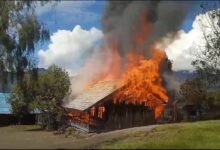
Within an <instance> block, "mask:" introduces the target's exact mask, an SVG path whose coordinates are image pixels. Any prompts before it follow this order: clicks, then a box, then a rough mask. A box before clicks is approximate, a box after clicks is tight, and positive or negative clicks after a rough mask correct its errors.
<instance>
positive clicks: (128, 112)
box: [64, 81, 155, 132]
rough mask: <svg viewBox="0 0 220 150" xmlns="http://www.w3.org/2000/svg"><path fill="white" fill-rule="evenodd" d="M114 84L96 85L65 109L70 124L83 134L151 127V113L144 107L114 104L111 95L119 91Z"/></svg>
mask: <svg viewBox="0 0 220 150" xmlns="http://www.w3.org/2000/svg"><path fill="white" fill-rule="evenodd" d="M115 84H116V82H115V81H103V82H99V83H97V84H95V85H94V86H92V87H91V88H89V89H88V90H86V91H84V92H83V93H81V94H80V95H78V96H77V97H76V98H75V99H74V100H73V101H71V102H70V103H69V104H67V105H65V106H64V107H65V109H66V110H67V111H68V118H69V121H70V124H71V125H72V126H74V127H76V128H79V129H81V130H84V131H86V132H99V131H109V130H115V129H123V128H129V127H135V126H143V125H149V124H154V123H155V115H154V110H152V109H151V108H150V107H148V106H146V105H145V104H144V103H138V102H135V103H126V102H120V103H119V102H116V101H114V95H115V94H116V93H117V91H118V90H119V89H120V88H122V87H116V86H115Z"/></svg>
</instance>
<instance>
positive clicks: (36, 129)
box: [25, 127, 45, 131]
mask: <svg viewBox="0 0 220 150" xmlns="http://www.w3.org/2000/svg"><path fill="white" fill-rule="evenodd" d="M25 131H45V129H44V128H41V127H39V128H33V129H26V130H25Z"/></svg>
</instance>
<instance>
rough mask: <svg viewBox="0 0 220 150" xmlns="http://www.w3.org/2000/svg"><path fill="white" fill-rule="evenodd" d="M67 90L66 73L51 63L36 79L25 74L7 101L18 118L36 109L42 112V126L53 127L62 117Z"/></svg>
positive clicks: (67, 79) (68, 85)
mask: <svg viewBox="0 0 220 150" xmlns="http://www.w3.org/2000/svg"><path fill="white" fill-rule="evenodd" d="M69 91H70V80H69V76H68V73H67V72H66V71H65V70H64V69H62V68H60V67H58V66H55V65H52V66H51V67H49V69H48V70H47V71H46V72H43V73H41V74H39V75H38V78H37V80H36V79H34V77H33V76H32V75H30V74H26V75H25V76H24V79H23V80H22V84H20V83H19V84H17V85H16V86H15V87H14V89H13V92H12V95H11V98H10V100H9V102H10V103H11V105H12V111H13V113H14V114H15V115H16V116H17V117H18V118H19V120H21V119H22V117H23V116H25V115H27V114H30V112H31V111H36V110H37V111H40V112H41V113H42V114H43V118H44V119H43V121H44V126H45V127H47V128H49V129H55V128H57V127H58V125H59V124H60V123H62V121H63V119H64V116H65V110H64V109H63V107H62V104H63V100H64V97H65V96H67V95H68V94H69Z"/></svg>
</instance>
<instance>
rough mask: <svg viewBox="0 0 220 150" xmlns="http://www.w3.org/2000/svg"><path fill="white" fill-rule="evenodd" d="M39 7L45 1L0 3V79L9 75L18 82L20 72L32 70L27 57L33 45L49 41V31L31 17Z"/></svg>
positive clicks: (31, 61)
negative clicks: (7, 73)
mask: <svg viewBox="0 0 220 150" xmlns="http://www.w3.org/2000/svg"><path fill="white" fill-rule="evenodd" d="M40 3H41V4H42V5H43V4H45V3H46V1H43V2H37V1H33V0H23V1H17V0H10V1H9V0H4V1H0V78H5V75H4V73H5V72H8V71H9V72H15V73H16V74H17V78H18V80H19V81H20V80H21V79H22V78H23V75H24V70H26V69H31V68H33V67H34V66H35V63H34V60H33V57H31V55H32V54H33V53H34V50H35V47H36V44H37V43H38V42H44V41H46V40H48V39H49V31H48V30H47V29H46V27H45V25H44V24H43V23H42V22H40V21H39V19H38V18H37V16H36V13H35V8H36V5H37V4H40ZM6 78H7V77H6ZM6 81H7V79H6Z"/></svg>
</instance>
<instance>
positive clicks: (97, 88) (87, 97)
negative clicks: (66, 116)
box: [64, 80, 120, 111]
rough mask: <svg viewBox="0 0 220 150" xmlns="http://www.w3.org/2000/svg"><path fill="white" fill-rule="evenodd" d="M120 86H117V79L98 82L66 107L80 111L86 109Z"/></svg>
mask: <svg viewBox="0 0 220 150" xmlns="http://www.w3.org/2000/svg"><path fill="white" fill-rule="evenodd" d="M119 88H120V86H116V81H115V80H113V81H101V82H98V83H97V84H94V85H93V86H92V87H91V88H89V89H88V90H86V91H84V92H82V93H81V94H79V95H78V96H77V97H76V98H75V99H74V100H73V101H71V102H70V103H69V104H67V105H65V106H64V107H65V108H70V109H75V110H79V111H85V110H87V109H88V108H91V107H92V106H93V105H95V104H97V103H98V102H100V101H101V100H103V99H104V98H106V97H107V96H109V95H111V94H112V93H114V92H115V91H117V90H118V89H119Z"/></svg>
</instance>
